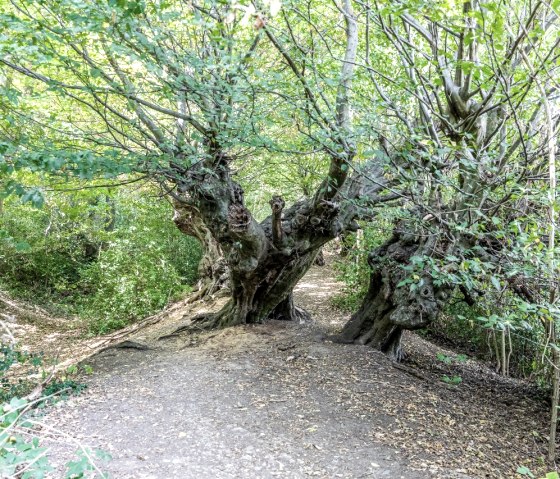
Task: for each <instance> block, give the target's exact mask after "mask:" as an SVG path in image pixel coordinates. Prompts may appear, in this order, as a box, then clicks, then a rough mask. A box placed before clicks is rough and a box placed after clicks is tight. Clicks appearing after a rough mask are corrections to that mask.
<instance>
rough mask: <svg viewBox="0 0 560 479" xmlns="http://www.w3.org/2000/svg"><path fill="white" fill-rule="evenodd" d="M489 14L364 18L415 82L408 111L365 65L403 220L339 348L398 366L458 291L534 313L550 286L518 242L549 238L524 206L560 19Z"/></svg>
mask: <svg viewBox="0 0 560 479" xmlns="http://www.w3.org/2000/svg"><path fill="white" fill-rule="evenodd" d="M491 6H492V5H490V4H481V3H479V2H471V1H466V2H464V4H463V9H462V11H458V12H454V14H453V15H447V16H446V17H445V16H444V17H440V16H439V15H438V13H437V12H434V11H431V12H427V11H426V12H421V11H420V12H416V14H415V15H412V14H410V13H409V12H408V11H406V9H402V8H401V7H402V6H400V4H397V5H395V7H394V9H391V8H385V9H383V10H372V11H370V12H369V15H368V20H369V21H370V22H371V26H370V31H374V32H375V35H376V37H375V38H377V39H381V40H379V41H382V42H384V43H387V44H389V45H391V51H392V52H394V54H395V55H396V56H397V58H398V65H397V64H394V63H391V61H390V60H389V59H387V60H386V62H387V64H389V65H391V67H392V68H398V71H399V78H401V75H402V77H403V78H406V79H407V80H406V85H404V88H405V90H406V92H407V98H404V99H403V97H402V95H401V91H399V90H400V89H401V88H403V84H402V83H398V85H397V83H396V82H397V81H396V80H395V79H394V76H391V74H390V72H389V71H388V70H386V69H384V68H383V66H382V65H383V62H378V63H374V62H373V61H371V60H368V59H365V60H364V62H365V65H364V68H365V69H366V70H367V71H368V73H369V75H370V80H371V83H370V84H371V86H372V89H374V90H375V91H376V92H377V94H378V95H379V97H380V98H381V99H383V101H384V104H385V105H386V107H387V111H388V112H390V113H391V116H392V118H394V119H395V122H393V123H392V124H390V123H387V125H386V127H385V131H386V133H384V135H385V137H386V141H385V144H386V145H389V146H385V148H383V149H382V151H381V152H380V153H379V154H381V155H385V156H386V157H387V158H388V161H389V162H390V163H391V165H392V169H391V171H390V173H389V175H390V182H389V184H390V187H391V188H393V189H396V190H398V192H399V194H401V195H402V199H403V203H402V206H403V209H402V214H401V217H400V218H399V219H398V221H397V222H396V224H395V227H394V232H393V235H392V237H391V238H390V239H388V240H387V241H386V242H385V244H383V245H382V246H380V247H379V248H377V249H376V250H374V251H372V252H371V254H370V256H369V264H370V266H371V270H372V273H371V279H370V286H369V291H368V293H367V295H366V297H365V298H364V301H363V304H362V306H361V307H360V309H359V310H358V311H357V312H356V313H355V314H354V315H353V316H352V319H351V320H350V321H349V322H348V324H347V325H346V326H345V327H344V329H343V330H342V332H341V334H340V336H339V337H338V339H339V340H341V341H345V342H357V343H360V344H370V345H371V346H373V347H375V348H377V349H380V350H382V351H385V352H386V353H388V354H389V355H391V356H393V357H396V358H399V357H400V356H401V347H400V338H401V333H402V331H403V330H405V329H418V328H422V327H425V326H427V325H428V324H430V323H431V322H432V321H433V320H434V319H435V318H436V317H437V315H438V314H439V313H440V311H441V309H442V306H443V305H444V304H446V302H447V301H448V300H449V298H450V297H451V295H452V294H453V293H454V292H455V291H460V295H461V296H462V297H463V299H464V300H465V301H467V302H468V303H469V304H473V303H474V302H475V301H476V298H477V296H479V295H481V294H483V290H484V289H485V288H486V287H487V286H485V285H490V286H491V287H492V288H494V287H496V288H498V290H500V288H503V289H508V288H509V289H511V290H513V291H515V292H516V293H518V294H520V295H521V296H522V297H523V298H525V299H527V300H528V301H532V302H533V303H535V302H538V299H537V297H538V296H539V291H542V283H543V279H544V276H546V274H551V272H550V271H549V273H546V274H545V273H543V271H539V272H537V271H536V270H535V268H534V267H531V266H530V265H528V264H527V263H528V259H527V257H526V256H525V257H523V254H522V253H520V251H521V249H522V248H523V246H522V245H521V240H520V239H519V237H521V236H522V234H524V231H527V229H528V228H530V227H531V226H530V225H531V224H533V222H534V217H533V219H529V216H530V215H531V214H533V215H536V217H540V218H543V219H544V225H542V224H541V226H540V227H539V229H540V231H541V234H543V232H544V234H546V232H547V229H548V226H547V225H546V223H547V220H546V218H547V217H548V213H547V210H546V206H545V205H544V204H542V203H541V204H539V200H537V198H536V195H535V194H534V193H532V194H530V193H528V192H529V191H533V192H535V190H538V189H542V188H543V187H544V188H545V189H546V184H547V182H548V173H547V168H548V164H547V161H546V159H545V158H546V155H545V152H546V144H547V141H548V135H547V134H546V131H547V130H546V127H545V125H546V122H544V121H543V118H544V116H545V108H544V106H545V105H546V102H544V101H543V95H544V98H545V99H546V98H549V97H551V96H552V95H555V92H556V84H554V82H553V81H552V80H551V76H550V75H551V72H552V71H553V69H554V68H555V67H554V65H553V64H552V63H551V62H553V61H555V60H553V59H555V58H557V56H558V46H559V45H558V43H559V40H558V38H557V36H555V35H554V34H552V33H551V32H552V30H554V29H557V28H558V25H557V15H556V14H555V12H554V11H553V10H552V9H551V8H550V7H548V6H546V5H545V4H544V3H540V2H537V3H535V4H531V6H527V5H522V4H512V5H511V15H506V12H505V11H504V10H503V9H502V8H490V7H491ZM535 32H542V35H541V34H539V35H536V33H535ZM398 81H399V82H401V81H402V80H400V79H399V80H398ZM543 86H544V88H543ZM522 105H523V106H524V107H523V108H521V106H522ZM554 121H555V122H558V116H556V117H555V119H554ZM378 180H380V178H378ZM542 198H543V197H542V196H541V199H542ZM512 231H513V237H512V236H511V232H512ZM516 235H519V237H518V238H515V236H516ZM508 236H509V237H508ZM522 265H524V266H525V268H522ZM522 269H524V272H521V270H522ZM543 275H544V276H543ZM527 282H530V283H531V287H530V288H527V287H526V283H527ZM545 284H546V281H545ZM530 289H531V290H532V292H531V291H529V290H530ZM502 295H503V293H502ZM541 298H542V295H541Z"/></svg>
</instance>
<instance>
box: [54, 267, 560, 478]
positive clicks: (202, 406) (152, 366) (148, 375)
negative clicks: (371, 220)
mask: <svg viewBox="0 0 560 479" xmlns="http://www.w3.org/2000/svg"><path fill="white" fill-rule="evenodd" d="M338 291H340V284H338V283H337V282H336V280H335V279H334V278H333V273H332V270H331V269H330V268H328V267H326V268H317V267H314V268H312V269H311V270H310V272H309V273H308V274H307V275H306V276H305V277H304V278H303V280H302V281H301V282H300V283H299V285H298V287H297V289H296V291H295V294H296V303H297V304H298V305H300V306H303V307H304V308H305V309H307V310H308V311H309V312H310V313H311V314H312V317H313V321H312V322H310V323H305V324H293V323H288V322H278V321H268V322H266V323H264V324H261V325H254V326H245V327H236V328H229V329H227V330H223V331H219V332H211V333H204V334H202V335H198V336H193V335H188V334H176V335H172V336H171V337H169V338H167V339H164V340H158V339H157V338H159V337H161V336H165V335H166V334H168V333H170V332H172V331H173V330H174V329H176V327H177V325H181V324H183V323H184V322H185V321H188V318H189V317H191V314H192V311H191V310H188V311H189V312H186V313H185V312H184V311H187V310H182V309H181V308H179V307H177V308H175V309H174V310H173V311H174V313H173V315H167V316H166V318H167V319H165V320H162V321H159V322H157V323H155V324H153V325H150V326H149V327H146V328H144V329H143V330H142V331H141V332H140V333H138V334H137V335H136V336H135V337H132V338H131V339H132V342H129V343H128V345H129V346H131V345H132V346H134V345H136V346H138V344H139V343H145V344H148V345H149V346H151V347H150V349H145V350H139V349H135V348H126V349H123V348H114V347H113V348H111V349H107V350H105V351H103V352H101V353H100V354H97V355H96V356H94V357H92V358H90V359H89V360H88V363H89V364H91V366H93V368H94V374H93V375H92V376H90V377H88V378H86V381H87V383H88V386H89V387H88V390H87V392H86V393H84V394H82V395H80V396H78V397H74V398H71V399H70V400H69V401H66V402H61V403H60V404H59V405H58V406H57V407H55V408H52V409H51V410H50V411H49V412H48V414H47V416H46V417H45V422H46V423H47V425H50V426H54V427H56V428H58V429H60V430H62V431H64V432H66V433H68V434H71V435H73V436H74V437H77V438H78V439H79V440H80V442H81V443H82V444H85V445H88V446H91V447H98V448H101V449H103V450H105V451H107V452H109V453H110V454H111V455H112V456H113V460H112V461H109V462H108V463H106V464H102V465H101V466H102V468H103V470H107V471H109V472H110V473H111V477H113V478H115V479H148V478H152V479H185V478H186V479H188V478H196V479H205V478H208V479H221V478H223V479H226V478H251V479H260V478H308V477H319V478H324V479H330V478H337V477H341V478H391V479H400V478H406V479H428V478H436V479H452V478H457V479H459V478H462V479H469V478H470V479H474V478H496V479H497V478H506V477H507V478H511V477H516V474H515V470H516V469H517V467H518V466H521V465H526V466H528V467H529V468H530V469H531V470H532V471H533V472H534V473H535V474H538V473H542V472H544V471H546V470H547V469H548V470H551V469H552V468H551V467H545V466H544V465H543V463H542V461H541V460H540V457H541V456H542V453H543V451H544V450H545V447H546V441H545V439H546V431H547V421H546V414H545V413H543V411H546V408H547V406H546V404H544V403H543V402H542V400H540V399H538V398H536V397H533V396H532V392H531V389H530V388H529V387H528V386H527V385H526V384H524V383H522V382H520V381H516V380H514V379H511V378H503V377H500V376H498V375H497V374H496V373H495V372H494V371H493V370H492V369H491V368H489V367H488V366H487V365H485V364H483V363H480V362H478V361H475V360H470V359H469V360H468V361H466V362H464V361H462V362H460V363H459V362H453V361H452V362H451V363H443V362H442V361H438V360H437V358H436V356H437V354H438V353H440V352H442V353H444V354H446V355H448V356H449V357H454V353H453V352H452V351H447V350H445V349H444V348H442V347H439V346H436V345H434V344H432V343H429V342H427V341H425V340H423V339H421V338H419V337H418V336H416V335H407V336H406V341H405V347H406V351H407V354H408V360H407V361H406V362H405V363H404V364H400V365H397V364H393V363H391V362H390V361H389V360H388V359H387V358H386V357H385V356H384V355H382V354H380V353H377V352H375V351H373V350H372V349H371V348H368V347H364V346H354V345H340V344H333V343H331V342H329V341H325V337H327V335H328V334H329V333H330V332H332V331H334V330H337V329H339V328H340V327H341V326H342V324H344V322H345V321H346V320H347V319H348V318H347V317H345V316H344V314H343V313H341V312H340V311H337V310H335V309H333V308H332V307H331V303H330V301H329V299H330V298H331V297H332V296H333V295H334V294H336V293H337V292H338ZM445 375H448V376H450V377H451V376H460V377H461V378H462V383H461V384H460V385H458V386H450V385H448V384H446V383H445V382H444V381H442V377H445ZM52 449H53V450H52V452H53V454H52V455H53V456H54V459H55V462H56V463H57V464H58V465H60V464H64V462H65V461H67V460H68V459H69V458H70V456H71V453H72V451H73V450H75V446H72V447H62V445H61V444H60V442H57V443H55V444H53V445H52ZM541 475H544V474H541ZM54 477H56V478H57V479H59V478H60V477H62V475H61V474H60V473H59V475H58V476H54ZM537 477H540V476H537Z"/></svg>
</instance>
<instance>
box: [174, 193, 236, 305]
mask: <svg viewBox="0 0 560 479" xmlns="http://www.w3.org/2000/svg"><path fill="white" fill-rule="evenodd" d="M173 205H174V216H173V222H174V223H175V225H176V226H177V228H179V230H180V231H181V232H182V233H184V234H186V235H188V236H192V237H193V238H196V239H197V240H198V241H199V242H200V244H201V246H202V251H203V253H202V258H201V260H200V263H199V264H198V284H197V288H196V292H195V294H196V299H205V298H209V297H211V296H214V295H216V294H217V293H218V292H220V293H221V294H229V292H230V286H229V268H228V265H227V262H226V260H225V258H224V255H223V253H222V248H221V247H220V245H219V243H218V242H217V241H216V240H215V239H214V237H213V236H212V232H211V231H210V230H209V229H208V227H206V225H205V224H204V221H203V220H202V218H201V217H200V215H199V214H198V212H197V209H196V208H195V207H194V206H192V205H190V204H189V203H187V202H180V201H178V200H175V201H174V202H173Z"/></svg>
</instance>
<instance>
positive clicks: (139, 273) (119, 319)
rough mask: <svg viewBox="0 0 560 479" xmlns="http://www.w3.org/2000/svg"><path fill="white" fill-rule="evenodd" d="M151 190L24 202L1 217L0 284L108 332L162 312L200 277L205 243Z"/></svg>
mask: <svg viewBox="0 0 560 479" xmlns="http://www.w3.org/2000/svg"><path fill="white" fill-rule="evenodd" d="M153 193H154V192H153V191H152V190H151V189H150V188H141V189H138V188H137V187H136V188H135V189H133V188H131V187H128V188H124V187H123V188H120V189H116V188H114V189H111V190H108V189H101V190H82V191H77V192H73V193H72V194H56V195H55V194H51V195H47V196H46V203H45V205H44V206H43V208H41V209H37V208H34V207H32V206H30V205H28V204H22V203H21V202H19V200H17V199H13V198H10V199H9V200H6V201H5V205H4V211H3V213H2V214H0V270H2V271H3V273H4V274H3V275H2V278H0V282H1V283H0V287H2V288H4V289H6V290H8V291H9V292H10V293H11V294H12V295H14V296H15V297H17V298H21V299H26V300H32V301H33V302H34V303H39V304H41V305H42V306H44V307H46V308H47V309H50V310H51V311H52V312H55V313H57V314H60V313H66V314H78V315H79V316H81V317H83V318H86V319H87V320H88V324H89V329H90V331H91V332H92V333H95V334H101V333H106V332H109V331H111V330H114V329H116V328H120V327H122V326H124V325H126V324H127V323H129V322H131V321H134V320H137V319H139V318H142V317H145V316H147V315H149V314H152V313H154V312H156V311H157V310H159V309H161V308H163V307H164V306H165V305H166V304H167V303H168V301H170V300H171V299H174V298H177V297H178V296H179V295H181V294H183V293H185V292H187V291H189V289H190V285H192V284H193V283H194V282H195V281H196V279H197V267H198V262H199V261H200V257H201V248H200V245H199V244H198V242H197V241H196V240H195V239H193V238H190V237H187V236H185V235H184V234H182V233H181V232H180V231H179V230H178V229H177V228H176V227H175V225H174V224H173V222H172V220H171V218H172V208H171V206H170V205H169V203H168V202H167V201H164V200H157V199H154V196H153Z"/></svg>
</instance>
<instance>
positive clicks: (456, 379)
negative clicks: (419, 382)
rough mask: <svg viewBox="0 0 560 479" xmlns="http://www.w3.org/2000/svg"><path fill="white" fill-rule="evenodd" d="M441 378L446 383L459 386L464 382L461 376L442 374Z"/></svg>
mask: <svg viewBox="0 0 560 479" xmlns="http://www.w3.org/2000/svg"><path fill="white" fill-rule="evenodd" d="M441 380H442V381H443V382H444V383H447V384H450V385H451V386H458V385H459V384H461V383H462V382H463V378H462V377H461V376H447V375H444V376H442V378H441Z"/></svg>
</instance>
